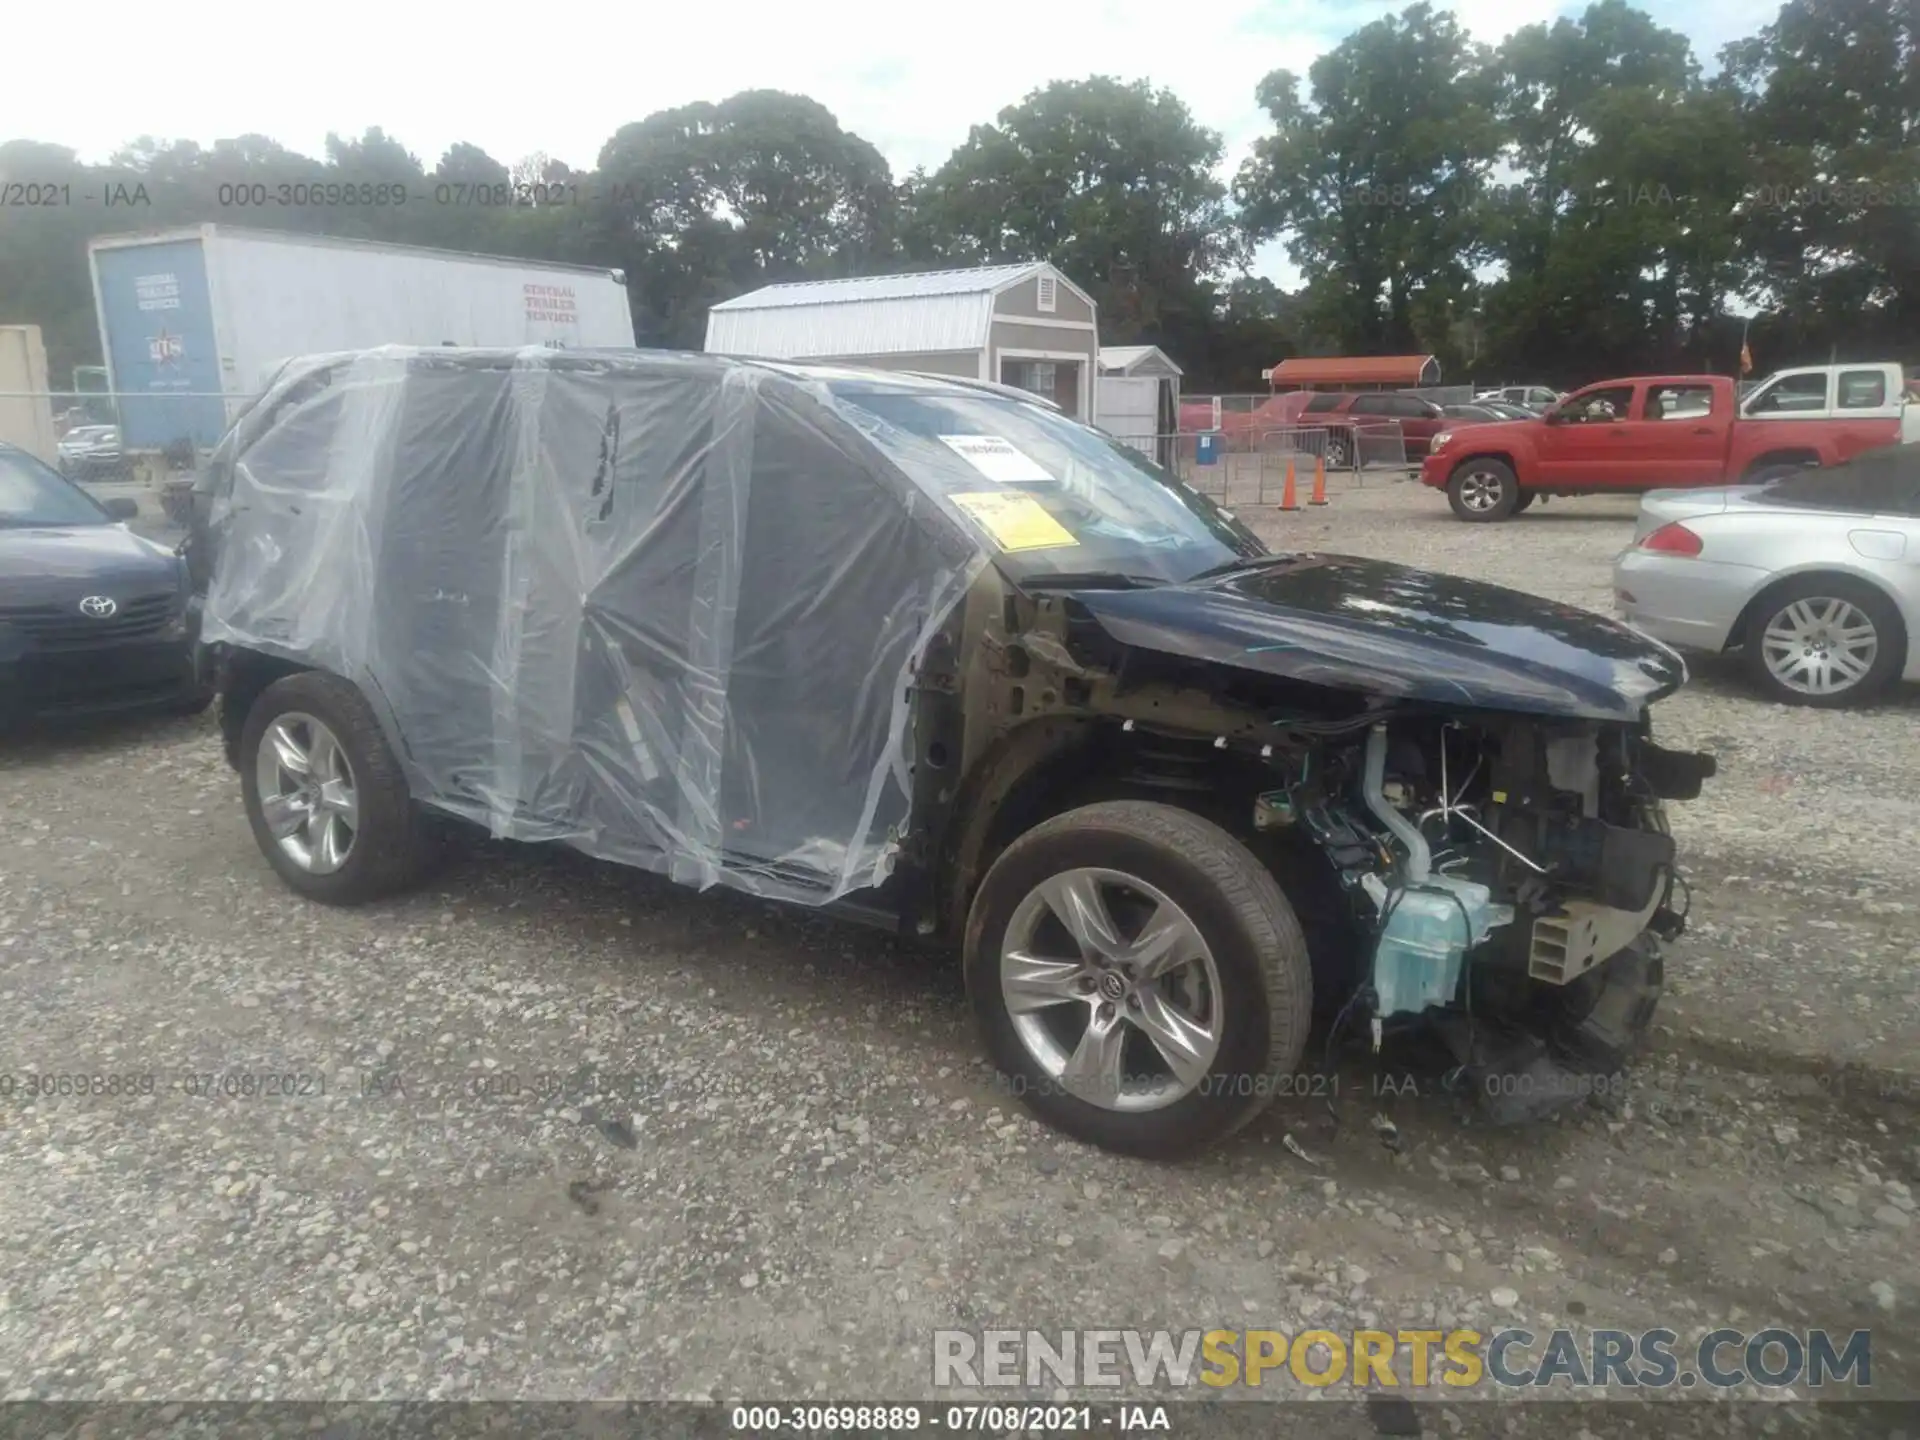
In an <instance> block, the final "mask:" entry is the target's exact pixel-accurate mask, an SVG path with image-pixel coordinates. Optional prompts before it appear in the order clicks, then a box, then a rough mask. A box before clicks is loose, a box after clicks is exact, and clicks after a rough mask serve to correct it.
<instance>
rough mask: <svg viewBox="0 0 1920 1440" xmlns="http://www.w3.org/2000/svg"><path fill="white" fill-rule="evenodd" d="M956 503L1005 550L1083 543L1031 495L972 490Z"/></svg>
mask: <svg viewBox="0 0 1920 1440" xmlns="http://www.w3.org/2000/svg"><path fill="white" fill-rule="evenodd" d="M953 503H954V504H956V505H958V506H959V507H960V508H961V509H962V510H964V511H966V512H967V514H969V515H971V516H972V517H973V518H974V519H975V520H977V521H979V522H980V528H981V529H983V530H985V531H986V532H987V533H988V534H989V535H991V536H992V537H993V538H994V540H995V541H997V542H998V543H999V546H1000V548H1001V549H1002V550H1057V549H1060V548H1062V547H1064V546H1068V545H1078V544H1079V543H1080V542H1079V541H1078V540H1076V539H1074V537H1073V532H1072V531H1070V530H1068V529H1067V528H1066V526H1064V525H1062V524H1061V523H1060V522H1059V521H1058V520H1056V519H1054V518H1053V516H1052V515H1051V514H1049V513H1048V511H1047V507H1046V506H1044V505H1042V504H1041V503H1040V502H1039V501H1038V500H1036V499H1034V498H1033V497H1032V496H1031V495H1017V494H1012V493H1009V492H1008V491H1005V490H985V491H980V490H970V491H967V492H966V493H965V494H962V495H955V496H954V497H953Z"/></svg>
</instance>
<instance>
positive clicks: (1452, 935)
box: [1373, 875, 1513, 1018]
mask: <svg viewBox="0 0 1920 1440" xmlns="http://www.w3.org/2000/svg"><path fill="white" fill-rule="evenodd" d="M1387 903H1388V904H1390V905H1392V907H1393V909H1392V913H1391V914H1390V915H1389V916H1388V917H1387V926H1386V929H1385V930H1384V931H1383V932H1381V935H1380V943H1379V945H1378V946H1377V947H1376V948H1375V950H1374V952H1373V991H1374V995H1375V997H1376V1001H1377V1008H1376V1009H1375V1010H1374V1014H1375V1015H1376V1016H1380V1017H1382V1018H1384V1017H1386V1016H1389V1015H1401V1014H1406V1013H1409V1012H1412V1011H1417V1010H1424V1009H1426V1008H1427V1007H1428V1006H1429V1005H1445V1004H1447V1003H1448V1002H1449V1001H1451V1000H1452V999H1453V998H1454V996H1455V995H1456V994H1458V993H1459V990H1460V970H1461V966H1462V963H1463V961H1464V959H1465V956H1466V952H1467V951H1468V950H1470V949H1472V948H1473V947H1474V946H1475V945H1478V944H1479V943H1480V942H1481V941H1482V940H1485V939H1486V938H1487V934H1488V932H1489V931H1491V930H1492V929H1493V927H1494V926H1496V925H1506V924H1509V923H1511V922H1512V920H1513V907H1512V906H1511V905H1495V904H1494V903H1493V892H1492V891H1491V890H1489V889H1488V888H1487V887H1486V886H1485V885H1481V884H1477V883H1476V882H1474V881H1472V880H1456V879H1454V878H1452V877H1451V876H1447V875H1430V876H1428V877H1427V878H1426V879H1425V880H1422V881H1420V882H1419V883H1418V884H1417V885H1411V886H1408V887H1407V888H1406V889H1404V890H1402V891H1400V892H1399V901H1398V903H1395V902H1394V901H1393V899H1392V897H1391V896H1389V897H1388V900H1387Z"/></svg>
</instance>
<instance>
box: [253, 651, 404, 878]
mask: <svg viewBox="0 0 1920 1440" xmlns="http://www.w3.org/2000/svg"><path fill="white" fill-rule="evenodd" d="M321 732H324V734H322V733H321ZM282 743H290V744H291V746H292V747H293V750H294V751H295V752H303V753H304V756H305V760H306V762H307V768H306V769H305V770H302V769H301V768H300V766H299V765H298V764H289V763H288V762H289V761H291V760H292V759H293V758H294V757H293V755H292V754H289V752H288V751H287V750H284V749H281V748H279V747H280V745H281V744H282ZM270 746H271V747H274V748H273V749H272V750H270V751H268V753H266V754H264V755H263V750H265V749H267V747H270ZM239 762H240V783H241V789H242V794H243V796H244V797H245V801H246V809H247V820H248V823H249V824H251V825H252V827H253V837H254V839H255V841H256V842H258V844H259V846H260V852H261V853H262V854H263V855H265V856H266V857H267V862H268V863H269V864H270V865H272V866H273V868H274V870H275V871H276V872H277V873H278V874H279V876H280V878H281V879H282V880H283V881H285V882H286V884H287V886H288V887H289V888H290V889H292V890H294V891H295V892H296V893H298V894H300V895H303V896H305V897H306V898H307V899H309V900H317V901H320V902H321V903H323V904H327V905H358V904H363V903H365V902H367V901H369V900H376V899H379V898H381V897H382V896H386V895H391V894H395V893H398V892H400V891H403V890H406V889H408V888H409V887H411V886H412V885H414V884H416V883H417V882H418V881H419V880H420V879H421V878H422V877H423V876H424V875H425V874H426V872H427V871H428V869H429V868H430V867H431V864H432V861H433V859H434V858H435V854H436V849H437V847H436V846H435V845H434V843H433V841H432V838H431V836H430V835H429V833H428V831H427V829H426V827H425V825H424V824H423V823H422V818H421V815H420V812H419V809H418V807H417V806H415V804H414V803H413V798H412V796H411V795H410V794H409V793H408V791H407V783H406V778H405V776H404V774H403V773H402V772H401V769H400V762H399V760H398V759H397V758H396V757H395V755H394V753H393V747H392V746H390V745H389V744H388V743H387V737H386V735H385V733H384V732H383V731H382V730H381V729H380V723H379V721H378V720H377V719H376V718H375V717H374V713H373V709H372V707H371V706H369V705H368V704H367V701H366V697H365V696H363V695H362V694H361V693H360V691H359V689H358V688H357V687H355V686H354V685H352V684H350V683H348V682H347V681H345V680H342V679H341V678H340V677H339V676H337V675H328V674H324V673H322V672H320V671H307V672H305V673H302V674H299V675H290V676H288V677H287V678H286V679H284V680H278V681H275V682H274V683H273V684H272V685H269V686H268V687H267V688H266V689H265V690H263V691H261V692H260V695H259V697H258V698H257V699H256V700H255V701H254V702H253V705H252V707H251V708H250V709H249V710H248V712H247V720H246V725H245V727H244V728H243V729H242V731H241V736H240V750H239ZM303 777H304V779H303ZM342 779H344V782H345V783H344V786H342V784H341V781H342ZM303 784H304V785H309V786H311V788H312V791H313V793H311V794H308V795H306V796H304V797H303V799H302V800H301V801H300V802H299V803H293V802H290V801H288V799H287V798H286V797H287V792H288V791H289V789H290V788H297V787H300V786H302V785H303ZM329 787H331V789H329ZM349 809H350V814H349ZM270 811H271V812H272V818H270V815H269V812H270ZM323 815H324V816H326V817H328V818H326V819H325V820H324V821H323V820H321V818H320V817H321V816H323ZM301 816H305V817H306V821H305V823H302V824H297V825H295V826H294V831H293V833H292V834H291V835H283V834H282V833H280V831H279V830H277V829H276V826H280V827H285V826H287V825H289V824H290V823H291V822H293V821H295V820H297V819H298V818H299V817H301ZM287 839H291V840H292V842H293V843H292V845H289V844H287V843H284V842H285V841H286V840H287ZM342 842H344V843H342ZM301 851H304V852H305V854H306V858H305V859H303V858H301V855H300V853H298V852H301Z"/></svg>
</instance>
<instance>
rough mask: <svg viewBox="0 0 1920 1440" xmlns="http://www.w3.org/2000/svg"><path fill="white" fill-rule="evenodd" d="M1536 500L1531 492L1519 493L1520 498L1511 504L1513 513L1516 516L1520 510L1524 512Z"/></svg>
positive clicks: (1523, 491)
mask: <svg viewBox="0 0 1920 1440" xmlns="http://www.w3.org/2000/svg"><path fill="white" fill-rule="evenodd" d="M1537 498H1538V497H1537V496H1536V495H1535V494H1534V493H1533V491H1531V490H1522V491H1521V492H1520V498H1519V499H1518V500H1516V501H1514V502H1513V513H1514V514H1516V515H1518V514H1519V513H1520V512H1521V511H1522V510H1525V509H1526V508H1527V507H1528V506H1529V505H1531V504H1533V502H1534V500H1535V499H1537Z"/></svg>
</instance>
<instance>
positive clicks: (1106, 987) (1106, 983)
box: [1100, 970, 1127, 1000]
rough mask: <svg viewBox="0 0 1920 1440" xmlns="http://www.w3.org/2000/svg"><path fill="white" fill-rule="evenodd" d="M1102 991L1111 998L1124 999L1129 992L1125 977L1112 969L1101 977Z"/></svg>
mask: <svg viewBox="0 0 1920 1440" xmlns="http://www.w3.org/2000/svg"><path fill="white" fill-rule="evenodd" d="M1100 993H1101V994H1102V995H1104V996H1105V997H1106V998H1107V999H1109V1000H1119V999H1122V998H1123V997H1124V996H1125V995H1126V993H1127V982H1126V980H1125V978H1124V977H1123V976H1121V975H1119V974H1117V973H1115V972H1114V971H1112V970H1109V971H1108V972H1107V973H1106V974H1104V975H1102V976H1101V977H1100Z"/></svg>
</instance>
